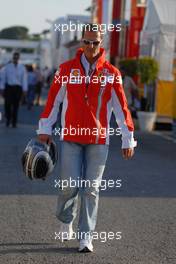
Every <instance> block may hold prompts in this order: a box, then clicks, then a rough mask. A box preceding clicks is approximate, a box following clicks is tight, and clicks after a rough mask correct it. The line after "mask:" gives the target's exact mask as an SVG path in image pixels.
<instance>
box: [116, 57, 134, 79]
mask: <svg viewBox="0 0 176 264" xmlns="http://www.w3.org/2000/svg"><path fill="white" fill-rule="evenodd" d="M119 66H120V68H121V67H123V69H125V72H126V73H127V75H128V76H130V77H133V76H135V75H136V74H137V73H138V62H137V60H136V59H122V60H120V62H119Z"/></svg>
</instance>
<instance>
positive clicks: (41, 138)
mask: <svg viewBox="0 0 176 264" xmlns="http://www.w3.org/2000/svg"><path fill="white" fill-rule="evenodd" d="M38 140H39V141H40V142H42V143H46V144H50V143H51V140H52V137H51V136H50V135H46V134H40V135H38Z"/></svg>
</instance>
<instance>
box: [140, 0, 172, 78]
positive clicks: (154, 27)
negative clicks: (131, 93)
mask: <svg viewBox="0 0 176 264" xmlns="http://www.w3.org/2000/svg"><path fill="white" fill-rule="evenodd" d="M175 44H176V0H148V5H147V10H146V16H145V19H144V26H143V31H142V32H141V43H140V45H141V48H140V54H141V55H142V56H145V55H146V56H152V57H154V58H155V59H156V60H157V61H158V63H159V67H160V70H159V79H160V80H165V81H172V80H173V74H172V71H173V60H174V52H175Z"/></svg>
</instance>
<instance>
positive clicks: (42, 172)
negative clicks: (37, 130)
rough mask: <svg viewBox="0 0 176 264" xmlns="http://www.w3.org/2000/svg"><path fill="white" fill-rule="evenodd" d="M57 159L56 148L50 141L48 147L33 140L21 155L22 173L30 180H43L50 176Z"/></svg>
mask: <svg viewBox="0 0 176 264" xmlns="http://www.w3.org/2000/svg"><path fill="white" fill-rule="evenodd" d="M57 159H58V153H57V147H56V144H55V142H54V141H53V140H52V141H51V143H50V144H49V145H48V144H46V143H42V142H40V141H39V140H38V139H36V138H34V139H31V140H30V141H29V143H28V144H27V146H26V148H25V150H24V152H23V155H22V159H21V161H22V166H23V171H24V173H25V175H26V176H27V177H29V178H30V179H31V180H32V179H34V178H35V179H43V180H45V178H46V177H47V176H48V175H49V174H51V172H52V171H53V169H54V167H55V165H56V163H57Z"/></svg>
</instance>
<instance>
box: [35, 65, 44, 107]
mask: <svg viewBox="0 0 176 264" xmlns="http://www.w3.org/2000/svg"><path fill="white" fill-rule="evenodd" d="M35 74H36V77H37V83H36V89H35V94H36V105H37V106H38V105H40V97H41V92H42V86H43V76H42V74H41V71H40V68H39V66H37V67H36V69H35Z"/></svg>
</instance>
